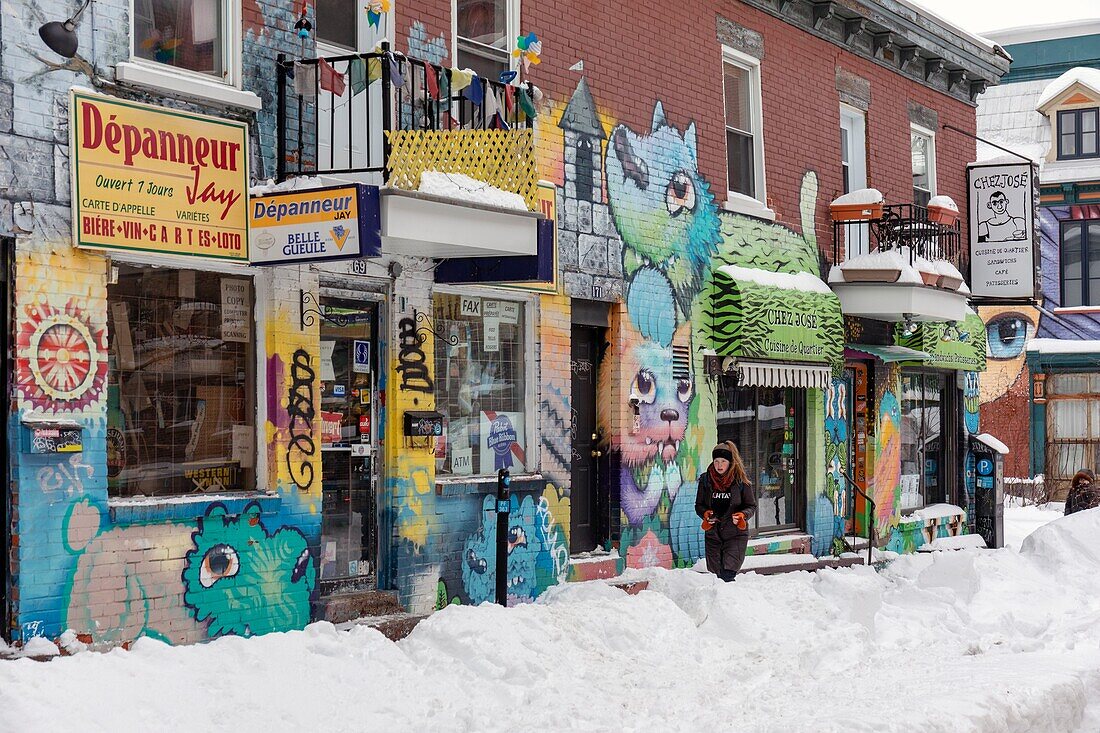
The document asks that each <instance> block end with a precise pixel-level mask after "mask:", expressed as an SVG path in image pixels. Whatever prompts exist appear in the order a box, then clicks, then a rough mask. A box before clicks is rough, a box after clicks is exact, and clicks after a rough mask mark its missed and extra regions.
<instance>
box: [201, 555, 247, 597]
mask: <svg viewBox="0 0 1100 733" xmlns="http://www.w3.org/2000/svg"><path fill="white" fill-rule="evenodd" d="M240 569H241V561H240V559H239V558H238V557H237V551H236V550H234V549H233V548H232V547H230V546H229V545H221V544H219V545H214V546H213V547H211V548H210V549H209V550H207V551H206V554H205V555H203V558H202V566H201V567H200V568H199V583H201V584H202V587H203V588H209V587H210V586H212V585H214V583H217V582H218V581H219V580H221V579H223V578H232V577H233V576H234V575H236V574H237V573H238V572H239V571H240Z"/></svg>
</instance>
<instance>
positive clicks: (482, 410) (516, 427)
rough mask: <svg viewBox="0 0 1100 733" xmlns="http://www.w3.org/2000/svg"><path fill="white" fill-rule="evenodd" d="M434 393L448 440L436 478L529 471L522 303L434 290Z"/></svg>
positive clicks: (439, 447) (439, 451)
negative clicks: (502, 470) (438, 476)
mask: <svg viewBox="0 0 1100 733" xmlns="http://www.w3.org/2000/svg"><path fill="white" fill-rule="evenodd" d="M433 304H434V309H435V324H434V325H435V331H436V334H437V336H436V339H435V369H436V377H435V393H436V406H437V409H438V410H439V411H440V412H441V413H443V416H444V419H445V426H446V427H445V429H446V440H439V441H436V456H435V458H436V471H437V473H438V474H439V475H440V476H441V477H460V476H491V475H495V474H496V472H497V471H498V470H499V469H501V468H506V469H508V470H509V471H511V472H512V473H513V474H515V473H521V472H523V471H526V470H528V469H529V468H530V464H529V459H528V453H529V446H530V444H531V443H530V441H529V440H528V435H527V432H528V431H527V422H528V415H529V411H528V409H527V374H526V370H527V361H526V360H527V356H526V353H527V346H528V344H527V343H526V339H525V335H524V324H525V313H524V304H523V303H521V302H518V301H512V300H502V299H496V298H485V297H476V296H473V297H471V296H466V295H458V294H450V293H436V294H435V295H434V298H433Z"/></svg>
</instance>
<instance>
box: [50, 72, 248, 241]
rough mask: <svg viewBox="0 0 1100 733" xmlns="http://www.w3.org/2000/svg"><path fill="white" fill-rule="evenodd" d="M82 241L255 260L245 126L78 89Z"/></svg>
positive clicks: (75, 171) (75, 167)
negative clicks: (250, 248)
mask: <svg viewBox="0 0 1100 733" xmlns="http://www.w3.org/2000/svg"><path fill="white" fill-rule="evenodd" d="M70 102H71V103H70V107H69V109H70V120H69V130H70V132H69V134H70V148H69V150H70V156H71V158H72V161H71V168H72V185H73V208H74V210H75V211H74V216H73V228H74V237H73V240H74V241H75V242H76V243H77V245H78V246H80V247H89V248H95V249H106V250H138V251H147V252H162V253H171V254H185V255H196V256H202V257H210V258H215V259H222V260H237V261H245V262H247V261H248V212H247V207H248V155H247V150H248V125H246V124H245V123H243V122H237V121H233V120H223V119H218V118H215V117H209V116H206V115H199V114H193V113H190V112H181V111H178V110H169V109H164V108H161V107H154V106H151V105H147V104H140V103H137V102H131V101H128V100H122V99H116V98H114V97H107V96H103V95H99V94H93V93H91V92H84V91H77V90H73V92H72V96H71V100H70Z"/></svg>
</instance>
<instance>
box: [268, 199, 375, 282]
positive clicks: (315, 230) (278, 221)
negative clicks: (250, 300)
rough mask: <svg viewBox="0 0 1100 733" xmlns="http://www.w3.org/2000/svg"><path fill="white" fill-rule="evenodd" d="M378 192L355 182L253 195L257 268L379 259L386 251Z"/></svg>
mask: <svg viewBox="0 0 1100 733" xmlns="http://www.w3.org/2000/svg"><path fill="white" fill-rule="evenodd" d="M378 205H379V200H378V188H377V187H376V186H365V185H363V184H361V183H352V184H348V185H346V186H331V187H328V188H314V189H308V190H296V191H286V192H278V193H271V194H267V195H264V196H253V197H252V199H251V200H250V201H249V212H250V215H251V222H250V225H249V226H250V232H251V247H250V248H249V249H250V251H251V257H252V264H254V265H290V264H296V263H299V264H300V263H303V262H318V261H321V260H348V259H357V258H360V257H377V256H378V255H379V254H381V252H382V238H381V224H380V222H381V215H380V213H379V209H378Z"/></svg>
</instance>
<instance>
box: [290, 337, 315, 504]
mask: <svg viewBox="0 0 1100 733" xmlns="http://www.w3.org/2000/svg"><path fill="white" fill-rule="evenodd" d="M311 361H312V359H311V358H310V355H309V353H308V352H306V350H305V349H298V350H297V351H295V352H294V356H293V357H292V359H291V364H290V391H289V393H288V395H287V406H286V411H287V415H288V417H289V418H290V421H289V423H290V424H289V431H290V445H289V446H288V448H287V453H286V467H287V471H289V472H290V480H291V481H293V482H294V484H295V486H297V487H298V488H299V489H302V490H308V489H309V488H310V487H311V486H312V485H313V462H312V460H311V458H312V457H313V454H314V453H316V452H317V445H316V443H314V442H313V418H314V417H315V416H316V415H317V409H316V407H315V406H314V404H313V381H314V379H315V378H316V376H317V374H316V372H315V371H314V370H313V367H312V366H311V365H310V362H311Z"/></svg>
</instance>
